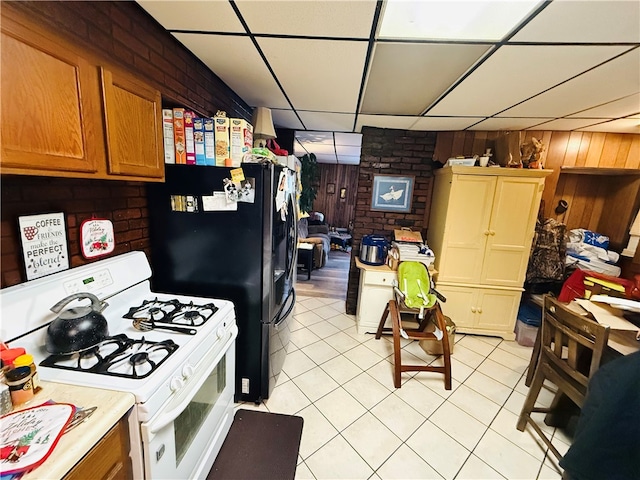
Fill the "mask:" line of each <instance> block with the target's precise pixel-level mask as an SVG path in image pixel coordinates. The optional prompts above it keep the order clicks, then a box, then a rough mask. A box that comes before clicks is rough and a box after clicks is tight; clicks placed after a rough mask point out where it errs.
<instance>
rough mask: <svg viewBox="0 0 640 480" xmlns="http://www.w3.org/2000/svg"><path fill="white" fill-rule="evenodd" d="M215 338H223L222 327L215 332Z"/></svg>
mask: <svg viewBox="0 0 640 480" xmlns="http://www.w3.org/2000/svg"><path fill="white" fill-rule="evenodd" d="M216 337H218V338H222V337H224V328H222V327H220V328H218V330H217V331H216Z"/></svg>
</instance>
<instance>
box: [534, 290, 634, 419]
mask: <svg viewBox="0 0 640 480" xmlns="http://www.w3.org/2000/svg"><path fill="white" fill-rule="evenodd" d="M603 297H605V296H603V295H598V296H594V297H592V298H590V299H574V300H572V301H571V302H569V303H568V304H566V307H567V308H568V309H570V310H572V311H573V312H575V313H576V314H578V315H590V316H591V318H592V319H595V320H596V321H597V322H598V323H601V324H603V325H608V326H609V337H608V340H607V348H606V350H605V352H604V354H603V357H602V360H601V364H602V363H606V362H609V361H611V360H614V359H615V358H618V357H620V356H623V355H630V354H632V353H634V352H637V351H639V350H640V326H638V325H636V324H635V323H633V322H631V321H629V320H628V319H627V318H626V317H628V316H629V312H630V311H631V312H632V313H634V315H635V313H636V308H637V309H638V312H640V302H634V301H630V302H627V303H626V304H625V306H624V308H619V307H620V304H619V303H616V301H615V300H614V299H611V298H603ZM628 306H629V307H628ZM627 307H628V308H627ZM540 341H541V340H540V329H539V330H538V335H537V337H536V343H535V345H534V348H533V353H532V360H531V362H530V364H529V368H533V367H534V366H535V365H536V364H537V356H538V355H539V352H540ZM531 377H532V375H531ZM527 378H529V376H528V377H527ZM527 384H529V383H527ZM551 404H552V405H553V408H554V411H553V412H552V413H548V414H547V415H546V416H545V419H544V423H545V424H547V425H548V426H553V427H567V426H568V425H570V423H571V418H572V417H573V418H576V419H577V416H578V415H579V413H580V409H579V408H578V407H577V406H576V405H575V404H574V403H573V402H572V401H571V400H569V398H568V397H567V396H566V395H564V394H562V393H556V396H555V397H554V399H553V401H552V403H551ZM573 426H575V425H573Z"/></svg>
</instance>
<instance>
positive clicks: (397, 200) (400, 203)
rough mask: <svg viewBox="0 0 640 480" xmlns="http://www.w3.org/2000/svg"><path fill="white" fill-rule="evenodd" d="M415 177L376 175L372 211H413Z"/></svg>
mask: <svg viewBox="0 0 640 480" xmlns="http://www.w3.org/2000/svg"><path fill="white" fill-rule="evenodd" d="M414 181H415V177H413V176H401V175H374V177H373V192H372V196H371V210H375V211H379V212H396V213H408V212H410V211H411V199H412V198H413V184H414Z"/></svg>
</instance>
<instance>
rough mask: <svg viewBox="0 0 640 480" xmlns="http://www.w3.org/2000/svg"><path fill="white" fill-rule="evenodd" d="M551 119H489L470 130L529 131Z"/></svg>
mask: <svg viewBox="0 0 640 480" xmlns="http://www.w3.org/2000/svg"><path fill="white" fill-rule="evenodd" d="M548 120H553V119H551V118H487V119H486V120H483V121H482V122H480V123H478V124H477V125H474V126H473V127H469V130H527V129H528V128H531V127H532V126H534V125H538V124H539V123H542V122H546V121H548Z"/></svg>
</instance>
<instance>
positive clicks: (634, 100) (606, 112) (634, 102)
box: [569, 85, 640, 118]
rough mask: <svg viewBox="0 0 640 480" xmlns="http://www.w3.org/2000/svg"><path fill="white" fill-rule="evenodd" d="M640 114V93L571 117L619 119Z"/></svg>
mask: <svg viewBox="0 0 640 480" xmlns="http://www.w3.org/2000/svg"><path fill="white" fill-rule="evenodd" d="M639 87H640V85H639ZM636 112H640V93H636V94H634V95H629V96H628V97H624V98H621V99H619V100H614V101H613V102H609V103H605V104H604V105H600V106H598V107H594V108H590V109H588V110H584V111H582V112H579V113H576V114H575V115H569V117H580V118H618V117H625V116H627V115H630V114H633V113H636Z"/></svg>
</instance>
